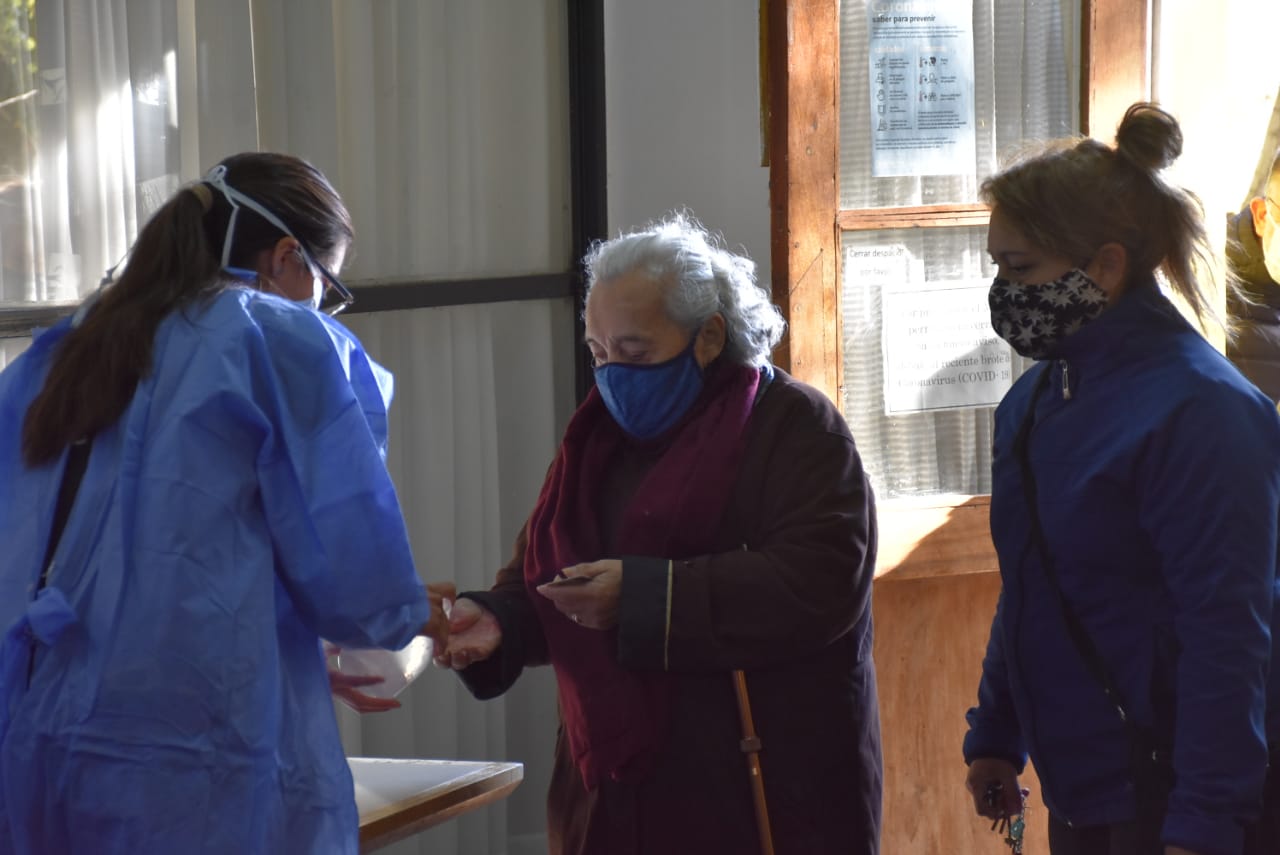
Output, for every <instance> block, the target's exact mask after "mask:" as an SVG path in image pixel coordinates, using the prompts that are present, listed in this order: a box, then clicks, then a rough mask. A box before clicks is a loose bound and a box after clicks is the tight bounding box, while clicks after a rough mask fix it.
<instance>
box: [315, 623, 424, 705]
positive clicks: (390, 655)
mask: <svg viewBox="0 0 1280 855" xmlns="http://www.w3.org/2000/svg"><path fill="white" fill-rule="evenodd" d="M433 648H434V644H433V643H432V641H431V639H430V638H427V637H426V636H425V635H419V636H416V637H415V638H414V639H413V641H411V642H409V644H408V645H407V646H406V647H404V648H403V649H401V650H379V649H361V648H352V647H343V648H341V649H340V650H338V652H337V655H336V656H334V667H335V668H336V669H337V670H338V671H340V672H342V673H343V674H348V675H350V676H354V677H381V678H382V682H381V683H374V684H373V685H370V686H360V687H359V688H358V690H357V691H360V692H363V693H364V694H366V695H369V696H371V697H374V698H394V697H395V696H396V695H398V694H400V693H401V692H402V691H404V688H405V686H408V685H409V684H410V683H412V682H413V681H414V679H416V678H417V676H418V675H419V674H421V673H422V672H423V671H424V670H426V667H427V666H428V665H429V664H431V654H432V651H433Z"/></svg>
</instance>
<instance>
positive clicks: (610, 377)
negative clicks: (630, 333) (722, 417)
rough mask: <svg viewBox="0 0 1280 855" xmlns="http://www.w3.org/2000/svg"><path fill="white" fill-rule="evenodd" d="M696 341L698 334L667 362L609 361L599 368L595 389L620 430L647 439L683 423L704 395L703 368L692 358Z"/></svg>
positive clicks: (637, 437)
mask: <svg viewBox="0 0 1280 855" xmlns="http://www.w3.org/2000/svg"><path fill="white" fill-rule="evenodd" d="M697 341H698V337H697V336H696V335H695V336H694V337H693V340H692V341H690V342H689V346H688V347H686V348H685V349H684V350H683V351H681V353H680V354H679V355H678V356H675V357H672V358H671V359H668V360H667V361H666V362H658V363H655V364H652V365H631V364H627V363H623V362H609V363H606V364H604V365H601V366H600V367H599V368H597V369H596V387H597V388H598V389H599V390H600V397H601V398H602V399H604V405H605V407H606V409H608V410H609V414H610V415H611V416H613V420H614V421H616V422H617V423H618V427H620V428H622V429H623V430H624V431H626V432H627V433H628V434H629V435H631V436H633V437H635V438H636V439H640V440H645V439H653V438H654V437H655V436H658V435H660V434H662V433H664V432H665V431H667V430H669V429H670V428H671V427H672V426H673V425H675V423H676V422H678V421H680V418H681V416H683V415H684V414H685V413H687V412H688V411H689V408H690V407H691V406H693V402H694V401H696V400H697V399H698V395H699V394H700V393H701V392H702V369H701V368H700V367H699V366H698V360H697V359H695V358H694V355H693V348H694V345H695V344H696V343H697Z"/></svg>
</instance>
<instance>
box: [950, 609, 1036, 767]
mask: <svg viewBox="0 0 1280 855" xmlns="http://www.w3.org/2000/svg"><path fill="white" fill-rule="evenodd" d="M1003 616H1004V591H1003V590H1001V591H1000V598H999V600H997V602H996V615H995V619H994V620H992V622H991V636H990V638H989V639H988V640H987V655H986V657H985V658H984V659H983V660H982V679H981V681H980V682H979V683H978V705H977V706H976V707H973V708H972V709H970V710H969V712H968V713H966V715H965V720H966V721H967V722H968V723H969V732H968V733H967V734H965V738H964V761H965V763H972V762H973V761H974V760H977V759H978V758H980V757H999V758H1002V759H1004V760H1008V761H1009V762H1010V763H1012V764H1013V766H1014V768H1015V769H1017V770H1018V772H1019V773H1021V772H1022V769H1023V767H1025V766H1026V764H1027V749H1026V745H1025V743H1024V742H1023V739H1022V729H1021V728H1020V727H1019V725H1018V715H1017V712H1016V711H1015V709H1014V705H1013V695H1012V694H1011V693H1010V691H1009V675H1008V670H1007V668H1006V667H1005V655H1004V623H1003Z"/></svg>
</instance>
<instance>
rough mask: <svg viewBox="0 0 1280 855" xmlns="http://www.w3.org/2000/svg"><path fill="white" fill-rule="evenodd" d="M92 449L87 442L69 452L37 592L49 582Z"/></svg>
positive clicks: (72, 446)
mask: <svg viewBox="0 0 1280 855" xmlns="http://www.w3.org/2000/svg"><path fill="white" fill-rule="evenodd" d="M92 448H93V443H92V442H90V441H88V440H85V441H82V442H77V443H73V444H72V445H71V448H70V450H69V451H68V452H67V465H66V468H65V469H64V470H63V471H62V484H61V486H59V487H58V503H57V505H55V506H54V511H53V527H52V528H51V529H50V531H49V545H48V546H47V547H46V548H45V552H44V563H43V564H42V565H41V568H42V569H41V571H40V582H39V584H38V585H37V586H36V590H40V589H41V588H43V587H44V586H45V584H46V583H47V582H48V581H49V571H50V570H52V569H53V555H54V553H55V552H57V550H58V542H59V541H61V540H62V530H63V529H65V528H66V527H67V519H68V518H69V517H70V516H71V508H72V507H73V506H74V505H75V501H76V493H78V492H79V491H80V482H81V481H82V480H84V473H85V470H86V469H88V468H89V452H90V450H91V449H92Z"/></svg>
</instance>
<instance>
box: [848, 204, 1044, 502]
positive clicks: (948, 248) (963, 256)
mask: <svg viewBox="0 0 1280 855" xmlns="http://www.w3.org/2000/svg"><path fill="white" fill-rule="evenodd" d="M986 244H987V236H986V228H985V227H970V228H926V229H902V230H893V231H865V232H848V233H846V234H845V235H844V241H843V247H842V252H843V254H844V258H845V263H844V265H843V275H844V282H843V283H842V286H841V287H842V291H841V306H842V312H843V315H844V317H843V342H842V346H843V359H844V392H843V399H842V401H841V408H842V409H843V411H844V416H845V419H846V420H847V421H848V422H849V427H850V429H851V430H852V431H853V436H854V438H855V439H856V441H857V443H858V450H859V452H860V453H861V455H862V461H863V464H864V465H865V466H866V468H867V472H868V475H869V476H870V478H871V482H872V485H873V486H874V487H875V490H876V494H877V495H878V496H880V497H881V498H892V497H895V496H910V495H923V494H929V493H956V494H967V495H972V494H978V493H989V492H990V491H991V426H992V415H993V413H994V407H993V406H980V407H953V408H950V409H945V410H931V411H928V412H911V413H903V414H895V415H886V394H885V389H886V384H885V340H886V337H885V330H884V316H885V312H884V307H885V292H886V291H887V290H893V291H897V290H898V289H893V288H892V287H891V286H886V285H885V284H884V283H883V282H882V281H876V282H873V281H871V280H872V279H875V278H877V277H874V276H866V275H864V274H865V271H866V265H865V264H861V263H859V262H857V261H856V260H855V259H856V258H859V257H860V258H875V257H884V258H891V259H895V262H894V264H896V265H897V267H896V268H895V269H901V270H903V271H906V272H907V279H906V280H905V281H907V282H909V283H910V285H909V287H908V288H907V289H905V290H906V292H907V293H908V294H909V293H910V292H911V291H916V292H919V293H921V294H932V293H935V292H932V291H930V289H931V288H936V287H937V286H940V285H949V284H955V283H967V284H971V285H973V286H975V287H973V288H972V290H970V291H966V292H964V295H965V296H964V297H963V299H965V300H972V301H974V305H970V306H966V307H965V308H966V313H967V316H968V317H970V318H980V319H983V320H989V315H988V314H987V311H986V291H985V289H983V288H980V287H977V285H978V284H979V283H981V282H983V281H986V282H989V281H990V279H991V278H992V277H993V276H994V273H995V271H994V268H993V267H992V265H991V263H990V260H989V259H988V257H987V252H986ZM855 253H856V254H857V255H856V256H855ZM921 299H923V300H925V301H928V300H929V299H930V297H929V296H923V297H922V298H921ZM926 304H927V303H926ZM974 331H975V334H977V336H979V337H985V338H988V339H989V338H991V337H992V336H994V333H993V332H991V331H990V329H989V327H987V328H984V329H975V330H974ZM996 346H997V347H999V348H1000V352H1001V353H1004V352H1005V351H1004V350H1003V345H996ZM984 352H990V351H989V350H988V351H984ZM975 361H977V362H979V363H981V362H982V360H980V359H977V360H975ZM1030 364H1031V362H1030V361H1028V360H1024V359H1021V358H1020V357H1018V356H1017V355H1016V354H1013V355H1012V361H1011V363H1010V362H1005V363H1003V364H1001V365H1000V368H1001V369H1004V370H1008V371H1009V377H1008V378H1007V380H1006V381H1005V382H1006V384H1007V383H1008V382H1011V381H1012V380H1013V379H1015V378H1016V377H1017V375H1018V374H1020V373H1021V372H1022V371H1023V370H1025V368H1026V366H1028V365H1030ZM890 367H891V368H892V366H890ZM998 397H999V396H998V395H996V396H995V397H994V398H993V397H988V398H987V399H986V400H995V399H996V398H998Z"/></svg>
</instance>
